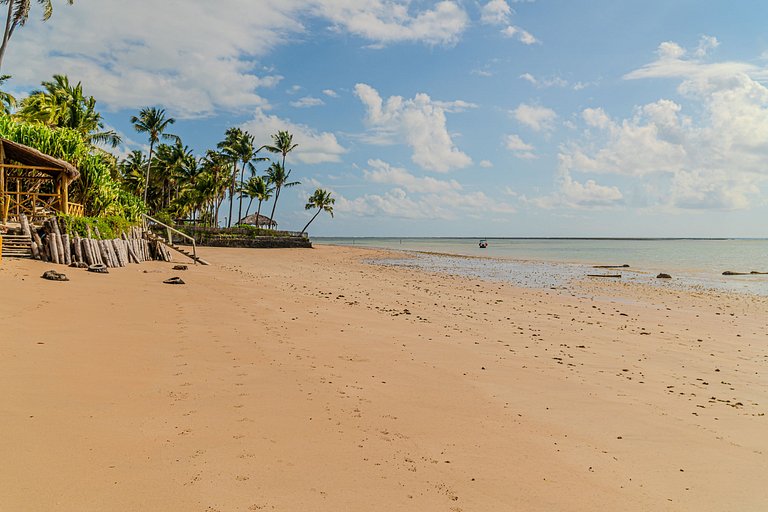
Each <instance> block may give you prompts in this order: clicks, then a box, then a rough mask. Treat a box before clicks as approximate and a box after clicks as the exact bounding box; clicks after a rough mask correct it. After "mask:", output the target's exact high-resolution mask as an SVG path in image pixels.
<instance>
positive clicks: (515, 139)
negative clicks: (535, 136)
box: [504, 134, 537, 160]
mask: <svg viewBox="0 0 768 512" xmlns="http://www.w3.org/2000/svg"><path fill="white" fill-rule="evenodd" d="M504 147H506V148H507V149H508V150H510V151H511V152H512V153H513V154H514V155H515V156H516V157H517V158H523V159H527V160H530V159H534V158H537V157H536V153H535V150H536V148H534V147H533V146H532V145H531V144H528V143H527V142H524V141H523V139H521V138H520V136H519V135H514V134H512V135H507V136H506V137H504Z"/></svg>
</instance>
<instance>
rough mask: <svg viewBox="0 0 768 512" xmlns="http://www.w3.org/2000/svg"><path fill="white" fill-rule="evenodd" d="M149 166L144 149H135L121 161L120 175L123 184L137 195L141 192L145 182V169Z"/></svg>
mask: <svg viewBox="0 0 768 512" xmlns="http://www.w3.org/2000/svg"><path fill="white" fill-rule="evenodd" d="M146 166H147V158H146V157H145V156H144V153H143V152H142V151H139V150H138V149H137V150H134V151H131V152H130V154H129V155H128V156H127V157H125V158H124V159H123V161H122V162H120V175H121V177H122V181H123V186H124V187H125V188H126V189H127V190H128V191H129V192H131V193H133V194H134V195H136V196H139V195H140V194H141V188H142V184H143V183H144V171H145V168H146Z"/></svg>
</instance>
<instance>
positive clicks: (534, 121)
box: [511, 103, 557, 132]
mask: <svg viewBox="0 0 768 512" xmlns="http://www.w3.org/2000/svg"><path fill="white" fill-rule="evenodd" d="M511 114H512V116H513V117H514V118H515V119H517V121H519V122H520V123H522V124H524V125H525V126H527V127H528V128H530V129H532V130H533V131H536V132H549V131H552V129H553V128H554V123H555V120H557V114H556V113H555V111H554V110H552V109H550V108H546V107H539V106H536V105H527V104H525V103H521V104H520V105H519V106H518V107H517V108H516V109H515V110H513V111H512V112H511Z"/></svg>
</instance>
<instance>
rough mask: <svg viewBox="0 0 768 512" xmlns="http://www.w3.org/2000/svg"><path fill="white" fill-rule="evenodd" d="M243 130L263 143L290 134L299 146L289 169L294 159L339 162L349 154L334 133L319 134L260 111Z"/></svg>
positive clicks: (306, 127)
mask: <svg viewBox="0 0 768 512" xmlns="http://www.w3.org/2000/svg"><path fill="white" fill-rule="evenodd" d="M243 128H244V129H246V130H248V132H250V133H251V134H252V135H253V136H254V137H255V139H256V140H263V141H268V140H271V136H272V134H274V133H277V132H278V131H280V130H287V131H288V132H290V133H291V134H292V135H293V140H294V141H296V142H298V143H299V145H298V146H297V147H296V149H294V150H293V152H291V156H290V157H289V159H288V161H287V162H286V167H288V168H290V160H291V159H292V158H295V159H296V160H298V161H300V162H302V163H305V164H319V163H324V162H339V161H341V155H343V154H344V153H346V152H347V150H346V149H345V148H344V147H343V146H342V145H341V144H340V143H339V142H338V140H336V136H335V135H334V134H332V133H329V132H320V133H318V132H316V131H315V130H313V129H312V128H310V127H309V126H307V125H304V124H297V123H293V122H291V121H289V120H286V119H281V118H279V117H277V116H275V115H269V114H266V113H264V112H262V111H260V110H259V111H257V112H256V114H255V116H254V117H253V119H251V120H250V121H248V122H246V123H245V124H243Z"/></svg>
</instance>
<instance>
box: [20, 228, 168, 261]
mask: <svg viewBox="0 0 768 512" xmlns="http://www.w3.org/2000/svg"><path fill="white" fill-rule="evenodd" d="M61 229H62V228H61V227H60V226H59V224H58V222H57V220H56V218H50V219H47V220H46V221H44V222H43V228H42V230H40V232H38V230H37V229H34V228H33V227H32V226H30V225H29V224H28V223H27V224H26V227H25V224H24V220H23V219H22V230H29V234H30V237H31V238H32V244H31V247H32V256H33V257H34V258H35V259H39V260H42V261H47V262H50V263H56V264H62V265H72V264H87V265H89V266H93V265H103V266H104V267H105V268H112V267H125V266H128V265H130V264H131V263H136V264H138V263H141V262H143V261H151V260H158V261H171V260H172V258H171V252H170V251H169V250H168V247H167V246H166V245H165V244H163V243H162V242H158V241H154V240H153V241H150V240H148V239H147V238H145V237H144V231H143V230H142V229H141V228H139V227H133V228H131V229H130V230H129V231H128V232H127V233H126V232H121V233H120V235H119V237H117V238H114V239H102V238H101V233H99V230H98V228H96V227H95V226H93V228H92V227H91V226H87V227H86V232H87V236H86V237H81V236H80V235H77V234H75V233H62V231H61ZM94 235H95V236H94Z"/></svg>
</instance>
